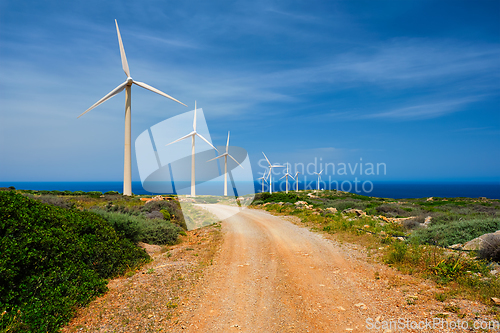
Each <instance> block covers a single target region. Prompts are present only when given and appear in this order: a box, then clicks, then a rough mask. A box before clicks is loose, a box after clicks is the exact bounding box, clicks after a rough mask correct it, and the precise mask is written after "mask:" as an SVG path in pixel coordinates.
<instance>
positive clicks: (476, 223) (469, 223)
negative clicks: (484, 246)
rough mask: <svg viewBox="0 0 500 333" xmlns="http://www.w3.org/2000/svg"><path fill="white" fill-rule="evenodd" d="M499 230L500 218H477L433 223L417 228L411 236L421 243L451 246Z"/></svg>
mask: <svg viewBox="0 0 500 333" xmlns="http://www.w3.org/2000/svg"><path fill="white" fill-rule="evenodd" d="M497 230H500V218H498V217H495V218H493V217H489V218H475V219H471V220H463V221H453V222H449V223H446V224H444V223H441V224H431V225H430V226H429V227H428V228H426V229H424V228H421V229H418V230H415V232H413V234H412V236H411V237H412V238H416V239H418V240H419V241H420V242H421V243H426V244H436V245H440V246H450V245H453V244H457V243H465V242H468V241H470V240H472V239H474V238H476V237H479V236H481V235H484V234H487V233H491V232H495V231H497Z"/></svg>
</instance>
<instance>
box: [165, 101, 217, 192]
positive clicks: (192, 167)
mask: <svg viewBox="0 0 500 333" xmlns="http://www.w3.org/2000/svg"><path fill="white" fill-rule="evenodd" d="M196 136H199V137H200V139H202V140H203V141H205V142H206V143H208V144H209V145H210V147H212V148H213V149H215V150H217V148H215V147H214V146H213V145H212V144H211V143H210V142H209V141H208V140H207V139H205V138H204V137H203V136H202V135H201V134H199V133H198V132H196V101H195V102H194V120H193V131H192V132H191V133H189V134H188V135H184V136H183V137H182V138H180V139H177V140H175V141H172V142H170V143H169V144H166V145H165V146H168V145H171V144H172V143H176V142H179V141H182V140H184V139H187V138H189V137H191V196H192V197H194V196H196V185H195V184H196V177H195V170H194V155H195V151H194V142H195V137H196ZM217 152H218V150H217Z"/></svg>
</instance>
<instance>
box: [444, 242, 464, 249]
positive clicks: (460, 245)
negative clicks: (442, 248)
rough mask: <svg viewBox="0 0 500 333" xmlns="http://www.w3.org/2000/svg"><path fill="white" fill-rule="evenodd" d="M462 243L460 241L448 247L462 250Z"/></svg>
mask: <svg viewBox="0 0 500 333" xmlns="http://www.w3.org/2000/svg"><path fill="white" fill-rule="evenodd" d="M462 246H463V245H462V244H460V243H458V244H453V245H450V246H448V248H450V249H453V250H460V249H461V248H462Z"/></svg>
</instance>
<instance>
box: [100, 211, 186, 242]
mask: <svg viewBox="0 0 500 333" xmlns="http://www.w3.org/2000/svg"><path fill="white" fill-rule="evenodd" d="M94 212H96V213H97V214H99V215H100V216H102V217H103V218H104V219H105V220H107V221H108V222H109V223H110V224H111V225H112V226H113V227H114V228H115V230H116V231H117V232H118V234H120V235H122V236H124V237H126V238H128V239H129V240H131V241H132V242H134V243H137V242H144V243H148V244H155V245H165V244H170V245H171V244H175V243H176V242H177V236H178V234H179V232H180V231H181V230H182V229H181V228H180V227H178V226H176V225H174V224H172V223H171V222H169V221H165V220H164V218H163V214H162V213H160V212H158V211H154V212H151V213H147V214H146V215H150V216H152V215H155V216H159V218H152V219H150V218H149V216H147V217H144V216H142V215H138V216H135V215H130V214H122V213H117V212H106V211H103V210H94Z"/></svg>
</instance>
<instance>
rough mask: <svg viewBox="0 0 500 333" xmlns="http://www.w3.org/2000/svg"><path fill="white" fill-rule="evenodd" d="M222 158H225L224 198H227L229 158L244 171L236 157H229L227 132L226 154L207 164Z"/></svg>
mask: <svg viewBox="0 0 500 333" xmlns="http://www.w3.org/2000/svg"><path fill="white" fill-rule="evenodd" d="M221 157H224V196H226V197H227V158H228V157H230V158H232V159H233V161H235V162H236V164H238V165H239V166H240V167H241V168H242V169H243V166H242V165H241V164H240V163H238V161H237V160H236V159H235V158H234V157H232V156H231V155H229V132H227V144H226V152H225V153H224V154H222V155H219V156H217V157H215V158H212V159H211V160H208V161H207V162H210V161H213V160H216V159H218V158H221Z"/></svg>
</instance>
